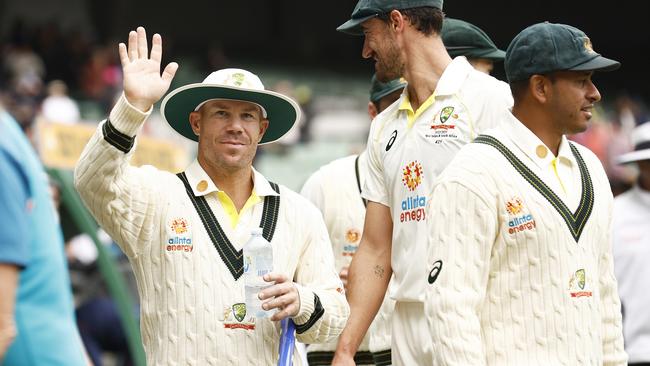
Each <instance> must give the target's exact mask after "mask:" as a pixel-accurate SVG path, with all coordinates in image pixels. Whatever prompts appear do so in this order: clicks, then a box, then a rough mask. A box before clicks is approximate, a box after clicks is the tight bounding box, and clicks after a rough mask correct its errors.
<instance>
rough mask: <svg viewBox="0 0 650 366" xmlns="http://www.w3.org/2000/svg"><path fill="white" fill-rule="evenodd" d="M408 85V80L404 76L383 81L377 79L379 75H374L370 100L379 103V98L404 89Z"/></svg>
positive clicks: (371, 81) (371, 82)
mask: <svg viewBox="0 0 650 366" xmlns="http://www.w3.org/2000/svg"><path fill="white" fill-rule="evenodd" d="M405 86H406V80H404V78H399V79H393V80H391V81H389V82H386V83H382V82H381V81H379V80H377V75H373V76H372V79H371V80H370V101H371V102H373V103H378V102H379V99H381V98H383V97H385V96H387V95H388V94H390V93H392V92H394V91H397V90H402V89H404V87H405Z"/></svg>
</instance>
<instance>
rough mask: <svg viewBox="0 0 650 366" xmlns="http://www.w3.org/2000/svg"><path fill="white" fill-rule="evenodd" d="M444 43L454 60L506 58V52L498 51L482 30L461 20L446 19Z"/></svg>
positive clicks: (443, 25) (495, 59) (443, 26)
mask: <svg viewBox="0 0 650 366" xmlns="http://www.w3.org/2000/svg"><path fill="white" fill-rule="evenodd" d="M442 42H443V43H444V44H445V48H447V52H449V56H451V57H452V58H453V57H457V56H465V57H467V58H485V59H488V60H492V61H503V59H504V58H505V56H506V52H505V51H503V50H500V49H498V48H497V46H496V45H495V44H494V42H492V40H491V39H490V37H488V35H487V34H486V33H485V32H484V31H483V30H482V29H481V28H479V27H477V26H475V25H474V24H472V23H468V22H466V21H464V20H460V19H453V18H445V20H444V21H443V23H442Z"/></svg>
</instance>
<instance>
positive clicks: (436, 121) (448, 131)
mask: <svg viewBox="0 0 650 366" xmlns="http://www.w3.org/2000/svg"><path fill="white" fill-rule="evenodd" d="M457 124H458V111H456V108H455V107H453V106H446V107H443V108H442V109H441V110H440V112H438V113H436V114H435V116H434V117H433V120H432V121H431V124H430V125H429V129H428V131H427V133H426V137H427V138H431V139H435V142H436V143H440V142H441V141H442V140H445V139H456V138H458V130H457Z"/></svg>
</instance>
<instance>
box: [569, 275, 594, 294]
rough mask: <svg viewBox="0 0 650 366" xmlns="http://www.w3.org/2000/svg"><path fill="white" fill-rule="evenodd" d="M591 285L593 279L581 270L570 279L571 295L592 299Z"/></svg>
mask: <svg viewBox="0 0 650 366" xmlns="http://www.w3.org/2000/svg"><path fill="white" fill-rule="evenodd" d="M591 283H592V279H591V278H590V277H588V276H587V272H586V271H585V270H584V268H580V269H579V270H577V271H575V273H573V274H572V275H571V278H570V279H569V294H570V295H571V297H591V296H592V295H593V291H591Z"/></svg>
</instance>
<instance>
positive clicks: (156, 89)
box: [119, 27, 178, 112]
mask: <svg viewBox="0 0 650 366" xmlns="http://www.w3.org/2000/svg"><path fill="white" fill-rule="evenodd" d="M151 43H152V46H151V56H149V48H148V47H147V33H146V32H145V30H144V28H143V27H138V30H137V31H131V32H129V41H128V46H127V45H125V44H124V43H120V45H119V52H120V61H121V62H122V73H123V77H124V95H125V96H126V100H127V101H128V102H129V103H130V104H131V105H132V106H134V107H136V108H137V109H139V110H141V111H143V112H146V111H148V110H149V109H150V108H151V106H152V105H153V104H154V103H156V102H157V101H158V100H160V98H162V96H163V95H165V93H166V92H167V90H168V89H169V85H170V84H171V82H172V79H173V78H174V75H175V74H176V70H177V69H178V64H177V63H176V62H172V63H170V64H169V65H167V66H166V67H165V70H164V71H163V73H162V75H161V74H160V60H161V59H162V38H161V37H160V35H159V34H154V35H153V39H152V41H151Z"/></svg>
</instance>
